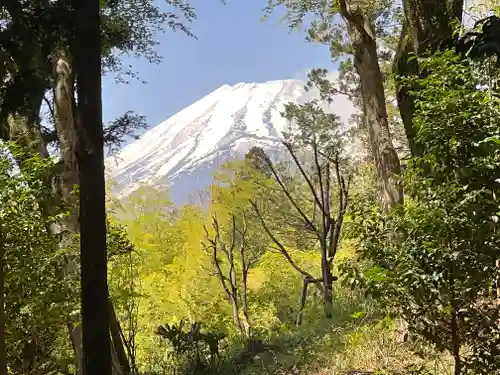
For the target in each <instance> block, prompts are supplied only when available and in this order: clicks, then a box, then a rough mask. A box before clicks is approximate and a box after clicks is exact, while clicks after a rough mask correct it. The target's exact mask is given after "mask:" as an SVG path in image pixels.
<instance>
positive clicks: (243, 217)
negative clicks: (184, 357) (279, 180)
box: [110, 163, 414, 374]
mask: <svg viewBox="0 0 500 375" xmlns="http://www.w3.org/2000/svg"><path fill="white" fill-rule="evenodd" d="M252 173H253V175H252ZM249 176H252V178H249ZM217 181H218V183H217V184H214V186H213V187H212V191H211V196H212V201H211V202H210V204H209V206H208V208H206V209H201V208H198V207H195V206H184V207H181V208H175V207H174V206H173V205H172V203H171V202H170V200H169V199H168V195H167V194H166V193H165V192H161V191H158V190H155V189H151V188H144V189H141V190H140V191H138V192H136V193H135V194H133V195H132V196H131V197H130V198H129V199H128V200H127V201H126V202H125V203H124V204H123V205H122V206H121V207H115V208H114V210H113V212H114V215H112V217H111V221H112V222H113V223H115V224H122V225H125V226H126V228H127V232H128V236H129V239H130V240H131V241H132V243H133V244H134V245H135V251H134V252H133V253H132V254H129V255H127V256H120V257H115V258H113V260H112V261H111V262H110V290H111V294H112V297H113V299H114V302H115V306H116V307H117V310H118V313H119V316H120V319H121V321H122V324H123V325H124V330H125V331H127V327H126V326H127V319H126V318H127V306H128V305H127V301H129V300H130V299H131V298H133V300H134V304H135V305H134V306H135V308H136V310H134V314H136V317H137V327H136V334H137V336H136V345H137V363H138V364H139V366H140V367H141V368H142V369H144V370H148V369H151V366H156V364H157V363H160V362H161V361H162V360H163V359H165V358H166V357H165V354H166V353H167V351H168V347H166V346H164V345H160V340H159V338H158V336H157V335H156V334H155V332H156V329H157V328H158V327H159V326H160V325H163V324H166V323H168V324H172V323H179V322H180V321H181V320H184V321H187V322H191V323H193V322H201V323H202V327H203V328H204V329H206V330H209V331H218V332H224V333H225V334H226V335H227V337H228V342H227V343H233V344H236V343H238V342H239V338H238V332H237V330H236V329H235V328H234V325H233V316H232V308H231V305H230V303H229V302H228V300H227V296H226V295H225V293H224V291H223V289H222V287H221V284H220V281H219V279H218V278H217V277H216V276H215V272H214V267H213V264H212V263H211V258H210V255H209V254H208V253H206V252H205V251H204V250H203V246H201V243H202V242H204V241H207V237H208V238H212V237H213V235H214V229H213V228H212V223H213V218H214V217H215V218H216V219H217V222H218V225H219V226H220V229H221V232H220V233H221V239H222V240H223V241H226V243H228V244H229V243H230V242H231V236H232V223H233V221H232V220H233V216H234V218H235V222H236V223H237V225H240V226H241V225H243V224H242V223H244V225H245V226H246V228H247V231H248V233H247V234H248V237H247V242H246V243H245V246H246V249H247V251H248V252H249V254H250V255H251V256H253V257H254V258H253V259H255V260H256V261H255V263H254V264H253V266H252V267H251V269H250V272H249V275H248V303H249V315H250V320H251V326H252V333H253V334H254V335H255V336H258V337H259V338H261V339H263V340H264V341H265V342H269V343H274V344H275V345H276V346H277V347H279V348H280V350H281V351H280V353H274V354H272V353H267V354H263V355H262V357H261V359H262V361H263V362H261V365H260V367H259V364H258V363H257V364H256V363H254V364H253V365H249V367H248V368H247V369H245V370H244V372H243V373H248V374H256V373H275V372H276V371H285V373H286V371H288V370H290V369H292V368H296V367H301V368H302V371H303V372H304V373H311V374H313V373H314V374H316V373H321V371H323V369H325V368H329V369H330V372H329V373H332V374H337V373H338V374H340V373H341V372H340V371H344V370H347V369H352V368H365V369H367V368H370V369H373V370H375V369H376V370H384V369H385V368H389V367H391V366H393V365H394V363H397V361H403V362H404V363H405V364H407V363H406V362H408V361H409V359H408V358H410V357H411V356H409V354H408V353H409V349H408V348H406V347H399V346H395V344H394V342H393V339H392V338H391V337H389V338H386V336H387V335H391V334H392V332H393V330H392V328H390V327H389V328H388V326H387V325H377V324H375V323H373V322H372V320H373V306H372V302H371V301H370V300H368V299H366V298H365V297H364V296H363V295H362V293H360V292H353V291H350V290H348V289H346V288H343V287H342V286H341V284H340V282H336V283H335V285H334V301H335V302H334V309H335V311H334V318H333V320H325V319H324V318H323V306H322V296H321V292H320V291H319V290H318V288H316V286H314V285H310V286H309V292H308V297H307V303H306V307H305V310H304V313H303V316H304V320H303V321H304V322H303V325H302V326H301V327H296V326H295V321H296V317H297V314H298V308H299V297H300V294H301V290H302V285H303V278H302V276H301V275H300V274H299V273H297V272H296V271H295V270H294V269H293V268H292V267H291V266H290V264H289V263H288V261H287V260H286V259H285V258H284V256H283V255H282V254H281V253H280V252H279V251H277V250H276V249H274V248H273V246H272V241H270V240H269V238H268V236H267V235H266V234H265V233H263V231H262V228H261V227H260V222H259V221H258V220H257V218H256V217H255V215H254V214H253V212H252V209H251V206H250V205H249V204H248V200H249V199H262V198H263V197H265V195H266V194H268V195H269V194H274V193H273V190H272V184H271V183H270V182H269V181H268V180H266V179H265V177H263V176H260V175H258V174H256V172H255V171H254V172H252V171H249V170H248V169H246V166H245V165H244V164H242V163H232V164H230V165H228V166H226V168H225V169H223V170H222V171H221V173H219V175H218V176H217ZM270 187H271V188H270ZM277 201H279V199H278V200H277ZM280 209H282V207H280ZM285 215H286V213H285ZM270 217H273V215H271V216H270ZM347 220H349V219H347ZM286 224H287V220H286V216H285V217H284V218H283V220H282V222H280V224H279V225H277V226H275V228H276V230H277V231H278V232H279V231H280V230H281V229H283V233H293V231H295V233H293V234H292V235H293V236H296V237H298V238H300V232H297V230H296V229H294V228H293V227H291V228H282V226H283V225H286ZM280 227H281V228H280ZM205 229H206V232H205ZM278 232H277V233H278ZM283 233H281V232H279V235H280V236H283V237H284V236H285V234H283ZM211 236H212V237H211ZM283 243H284V244H287V245H285V246H287V250H288V252H289V254H290V256H291V257H292V258H293V259H294V261H295V262H296V263H297V264H298V265H299V266H300V267H301V268H302V269H304V270H306V271H307V272H309V273H310V274H311V275H313V276H315V277H320V273H321V267H320V253H319V251H318V249H317V247H315V246H311V248H307V247H305V248H304V246H302V245H298V246H297V248H293V246H294V244H295V243H299V244H300V243H301V241H298V242H297V241H295V240H290V241H287V238H283ZM303 243H307V241H306V242H303ZM354 250H355V242H352V241H349V240H343V241H342V243H341V245H340V247H339V250H338V253H337V255H336V259H335V261H334V263H333V272H334V274H338V264H339V263H341V262H343V261H346V260H350V259H353V257H354ZM220 259H221V260H222V261H223V262H222V263H221V268H222V269H223V270H224V271H227V263H224V257H223V256H221V257H220ZM235 265H236V269H237V277H238V280H239V281H238V282H240V280H241V278H240V277H241V264H240V263H239V259H237V260H236V264H235ZM131 280H132V282H131ZM129 307H130V306H129ZM240 307H241V306H240ZM371 319H372V320H371ZM270 355H273V356H277V357H273V358H271V357H269V358H267V357H266V356H270ZM266 358H267V359H266ZM411 360H412V361H413V360H414V358H413V357H411ZM405 361H406V362H405ZM229 362H231V361H229ZM393 367H394V366H393ZM396 367H397V368H399V367H401V366H399V367H398V366H396ZM325 373H326V372H325Z"/></svg>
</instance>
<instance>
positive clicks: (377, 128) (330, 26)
mask: <svg viewBox="0 0 500 375" xmlns="http://www.w3.org/2000/svg"><path fill="white" fill-rule="evenodd" d="M279 6H284V7H285V8H286V10H287V21H288V22H289V26H290V27H291V28H295V27H298V26H300V25H301V24H302V23H303V22H304V20H309V19H311V22H310V24H309V25H308V29H307V33H308V39H309V40H311V41H315V42H319V43H323V44H326V45H329V46H330V51H331V54H332V58H333V59H335V60H338V59H339V58H340V57H343V58H347V62H345V63H344V64H343V65H342V66H343V67H344V68H345V67H348V68H349V67H350V68H354V70H355V71H356V75H357V77H356V79H355V81H354V83H355V85H356V90H355V91H356V92H355V95H354V97H355V99H356V100H358V101H359V104H360V106H361V108H362V114H363V123H364V125H365V126H366V129H367V131H368V139H369V143H370V149H371V155H372V157H373V159H374V162H375V166H376V170H377V174H378V178H379V181H380V187H381V198H382V200H383V201H384V202H385V203H386V204H387V205H388V206H394V205H399V204H401V203H402V202H403V192H402V190H401V188H400V186H399V185H398V184H397V181H396V177H397V175H399V172H400V161H399V157H398V154H397V153H396V150H395V148H394V146H393V143H392V138H391V134H390V130H389V120H388V115H387V107H386V102H387V100H386V97H385V90H384V78H383V75H382V71H381V68H380V63H379V61H380V56H381V55H380V54H379V49H378V48H377V43H378V41H379V40H381V39H383V38H384V37H385V36H386V35H387V34H388V33H390V32H391V30H392V29H393V27H391V24H392V22H393V15H394V12H396V13H397V12H398V7H397V6H395V5H394V4H393V2H392V1H386V0H382V1H372V2H368V1H363V0H338V1H337V0H335V1H326V2H316V1H285V0H270V1H269V5H268V8H267V9H268V11H270V10H272V9H274V8H276V7H279ZM339 21H340V22H339ZM335 92H339V90H338V88H336V89H335Z"/></svg>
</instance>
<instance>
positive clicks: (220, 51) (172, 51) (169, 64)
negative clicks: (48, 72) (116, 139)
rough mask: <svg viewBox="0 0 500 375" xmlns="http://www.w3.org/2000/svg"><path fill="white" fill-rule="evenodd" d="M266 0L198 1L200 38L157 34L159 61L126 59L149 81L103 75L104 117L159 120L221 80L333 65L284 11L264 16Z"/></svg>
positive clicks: (295, 73) (289, 74) (287, 74)
mask: <svg viewBox="0 0 500 375" xmlns="http://www.w3.org/2000/svg"><path fill="white" fill-rule="evenodd" d="M160 1H161V0H160ZM266 3H267V0H226V4H225V5H223V4H220V3H219V0H198V1H193V2H192V4H193V5H194V6H195V7H196V12H197V15H198V19H197V20H194V22H193V24H192V31H193V32H194V33H195V34H196V36H197V37H198V39H197V40H195V39H192V38H189V37H187V36H185V35H184V34H182V33H181V32H172V31H167V33H165V34H163V35H158V41H159V42H160V45H159V46H158V48H157V50H158V52H159V53H160V55H162V56H163V62H162V63H161V64H160V65H152V64H149V63H148V62H145V61H141V60H130V61H128V60H127V61H126V63H127V64H129V63H130V64H132V65H133V68H134V70H135V71H137V72H139V74H140V78H141V79H142V80H145V81H147V84H143V83H141V82H139V81H133V82H131V83H129V84H116V83H115V82H114V80H113V77H111V76H106V77H104V79H103V116H104V121H105V122H107V121H109V120H112V119H113V118H115V117H116V116H119V115H121V114H123V113H124V112H126V111H128V110H133V111H135V112H137V113H139V114H141V115H144V116H146V118H147V120H148V122H149V124H150V125H151V126H154V125H157V124H158V123H159V122H161V121H163V120H165V119H167V118H168V117H170V116H172V115H173V114H175V113H176V112H178V111H179V110H181V109H183V108H184V107H186V106H188V105H190V104H191V103H193V102H195V101H196V100H198V99H200V98H202V97H203V96H205V95H207V94H208V93H210V92H212V91H213V90H215V89H217V88H218V87H220V86H222V85H223V84H235V83H238V82H264V81H267V80H274V79H288V78H300V77H301V76H303V74H304V73H305V72H306V71H308V70H309V69H311V68H314V67H325V68H332V63H331V62H330V59H329V52H328V48H327V47H326V46H321V45H313V44H310V43H307V42H306V41H305V38H304V33H301V32H292V33H290V32H289V31H288V29H287V27H286V25H285V24H284V23H283V22H280V14H279V12H277V13H276V14H274V15H273V16H272V17H271V18H270V19H268V20H266V21H265V22H261V17H262V16H263V14H264V13H263V11H262V9H263V8H264V6H265V5H266Z"/></svg>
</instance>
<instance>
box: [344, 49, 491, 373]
mask: <svg viewBox="0 0 500 375" xmlns="http://www.w3.org/2000/svg"><path fill="white" fill-rule="evenodd" d="M419 66H420V69H422V70H423V71H425V78H423V79H422V78H420V77H419V76H417V77H416V78H415V80H416V81H415V82H411V84H415V83H417V84H418V86H419V90H418V91H416V92H414V95H415V97H416V98H417V100H416V108H417V110H416V115H415V118H414V124H415V128H416V130H417V136H416V138H415V140H416V142H417V145H418V146H419V147H421V148H422V150H424V154H423V156H422V157H420V158H413V159H412V160H411V162H410V164H409V168H408V170H407V171H406V172H405V180H404V186H405V190H406V192H407V194H408V196H409V197H411V199H409V200H408V203H407V205H406V206H405V210H404V211H403V210H396V211H393V212H392V213H385V214H384V213H382V212H380V211H376V210H375V211H374V210H373V209H371V208H370V207H365V208H359V210H358V211H357V213H356V218H357V221H358V223H359V224H360V227H361V228H362V229H361V237H360V253H359V255H360V256H361V259H365V260H367V261H368V262H369V264H370V266H369V267H368V268H367V269H365V270H364V271H363V272H362V273H361V274H357V275H356V274H354V276H353V278H352V279H351V280H352V281H354V282H361V284H362V285H364V286H365V287H366V288H368V290H369V291H370V292H373V293H375V294H376V295H377V296H378V297H379V298H381V299H382V300H384V301H385V302H387V303H388V305H389V306H391V307H392V308H394V309H395V310H396V311H397V312H399V313H401V314H402V315H403V316H404V317H405V318H406V320H407V322H408V323H409V325H410V329H411V330H412V331H413V332H415V333H417V334H419V335H421V336H423V337H424V338H426V339H427V340H429V341H430V342H432V343H434V344H435V345H436V346H437V347H438V348H439V349H443V350H447V351H449V352H450V353H451V354H452V356H453V358H454V369H455V370H454V371H455V374H457V375H458V374H462V373H465V371H466V369H471V370H473V371H475V372H476V373H481V374H483V373H484V374H489V373H494V372H497V371H498V360H497V356H498V337H499V336H498V332H499V326H498V322H499V320H498V319H499V315H498V308H497V307H495V305H496V302H495V297H492V296H491V290H490V288H491V285H492V284H493V283H494V282H495V280H496V278H497V275H498V267H497V266H496V259H497V258H498V250H497V244H498V240H499V238H498V231H497V223H498V207H499V203H500V202H499V201H498V197H497V194H496V191H498V187H499V186H498V173H499V171H500V164H499V155H500V154H499V148H498V125H497V124H498V120H499V112H498V104H497V103H498V97H497V93H496V91H495V87H496V86H495V84H494V80H493V81H492V77H491V76H490V72H491V70H490V67H489V64H485V63H484V62H482V63H474V62H471V61H468V60H462V59H461V57H460V56H458V55H455V54H454V53H452V52H450V51H446V52H444V53H438V54H436V55H434V56H433V57H431V58H429V59H423V60H421V61H419ZM492 82H493V83H492ZM394 228H396V229H397V230H398V236H397V237H395V236H394V235H393V231H394ZM351 270H352V269H351ZM483 327H488V328H483ZM465 348H468V349H467V350H465Z"/></svg>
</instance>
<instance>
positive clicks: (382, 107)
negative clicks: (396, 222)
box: [340, 0, 403, 207]
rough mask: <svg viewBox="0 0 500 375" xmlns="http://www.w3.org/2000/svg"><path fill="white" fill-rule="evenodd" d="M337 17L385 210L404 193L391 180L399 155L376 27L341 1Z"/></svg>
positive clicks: (399, 200) (399, 199) (401, 201)
mask: <svg viewBox="0 0 500 375" xmlns="http://www.w3.org/2000/svg"><path fill="white" fill-rule="evenodd" d="M340 14H341V15H342V17H343V19H344V20H345V22H346V23H347V27H348V33H349V37H350V38H351V42H352V46H353V54H354V66H355V68H356V71H357V73H358V75H359V78H360V82H361V94H362V98H363V113H364V121H365V124H366V126H367V128H368V133H369V139H370V145H371V149H372V154H373V158H374V161H375V166H376V169H377V174H378V177H379V181H380V183H381V190H382V200H383V202H384V203H385V204H386V205H387V206H388V207H394V206H397V205H401V204H402V203H403V190H402V188H401V186H400V185H399V184H398V183H397V182H396V181H395V180H394V178H395V177H397V176H398V175H399V173H400V169H401V167H400V162H399V157H398V154H397V153H396V150H395V149H394V146H393V144H392V139H391V134H390V132H389V123H388V119H387V108H386V98H385V92H384V85H383V79H382V73H381V71H380V65H379V62H378V54H377V41H376V34H375V27H374V25H373V24H372V23H371V21H370V20H369V19H368V18H367V17H366V16H364V15H362V13H360V12H359V10H358V9H356V7H355V6H353V5H352V4H350V3H349V2H348V1H347V0H340Z"/></svg>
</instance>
